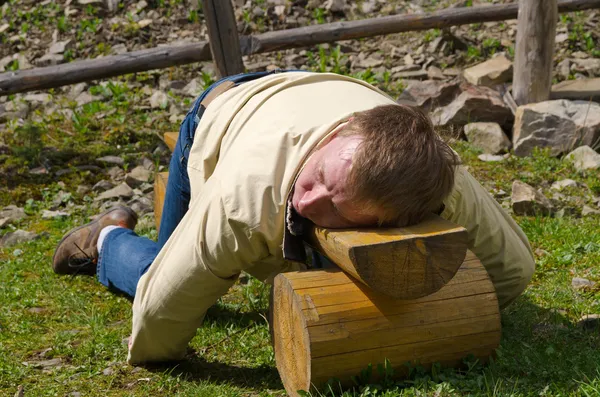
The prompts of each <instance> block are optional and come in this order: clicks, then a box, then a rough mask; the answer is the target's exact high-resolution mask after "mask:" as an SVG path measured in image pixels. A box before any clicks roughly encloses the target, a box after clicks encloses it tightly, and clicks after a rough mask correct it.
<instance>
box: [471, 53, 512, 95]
mask: <svg viewBox="0 0 600 397" xmlns="http://www.w3.org/2000/svg"><path fill="white" fill-rule="evenodd" d="M512 73H513V65H512V62H511V61H509V60H508V58H506V57H505V56H504V55H499V56H497V57H494V58H492V59H489V60H487V61H485V62H482V63H480V64H478V65H475V66H472V67H470V68H468V69H465V70H464V72H463V76H464V78H465V80H467V81H468V82H469V83H471V84H474V85H483V86H486V87H493V86H496V85H498V84H503V83H506V82H508V81H510V80H511V79H512Z"/></svg>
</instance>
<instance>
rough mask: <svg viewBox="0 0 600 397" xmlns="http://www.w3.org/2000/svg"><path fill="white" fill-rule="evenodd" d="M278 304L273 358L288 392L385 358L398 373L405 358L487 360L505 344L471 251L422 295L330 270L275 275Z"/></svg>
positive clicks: (450, 362)
mask: <svg viewBox="0 0 600 397" xmlns="http://www.w3.org/2000/svg"><path fill="white" fill-rule="evenodd" d="M273 303H274V304H273V307H272V310H273V313H272V315H273V317H272V318H273V324H272V326H273V338H274V348H275V360H276V364H277V369H278V371H279V374H280V376H281V379H282V381H283V384H284V386H285V389H286V391H287V392H288V394H289V395H291V396H297V395H298V393H297V391H298V390H309V388H311V387H312V386H315V387H320V386H322V385H323V384H324V383H325V382H327V380H329V379H331V378H337V379H339V380H340V381H341V382H342V384H343V385H347V384H348V383H349V382H350V379H351V377H352V376H354V375H358V374H359V373H360V371H361V370H362V369H364V368H366V367H367V365H369V364H373V366H376V365H377V364H378V363H383V362H384V360H385V359H388V360H390V362H391V364H392V366H393V367H394V369H395V370H396V373H398V374H399V375H401V376H402V375H406V369H407V368H406V367H405V363H406V362H410V363H412V364H416V363H418V364H420V365H422V366H424V367H426V368H428V367H429V366H431V364H432V363H434V362H440V363H442V365H444V366H457V365H459V364H460V363H461V359H462V358H463V357H465V356H467V355H469V354H473V355H475V357H477V358H479V359H480V360H481V361H483V362H485V361H486V360H487V359H488V357H489V356H491V355H492V354H493V352H494V350H495V349H496V348H497V347H498V345H499V343H500V334H501V325H500V312H499V307H498V300H497V297H496V293H495V290H494V286H493V284H492V282H491V280H490V279H489V276H488V273H487V271H486V270H485V269H484V268H483V266H482V265H481V262H480V261H479V260H478V259H477V258H476V257H475V255H474V254H473V253H471V252H469V253H468V254H467V257H466V259H465V261H464V263H463V264H462V266H461V267H460V269H459V271H458V272H457V274H456V276H455V277H454V278H453V279H452V280H451V281H450V282H449V283H448V284H447V285H446V286H444V287H443V288H442V289H440V290H439V291H438V292H436V293H435V294H432V295H429V296H427V297H424V298H420V299H416V300H397V299H392V298H389V297H386V296H383V295H380V294H377V293H376V292H373V291H371V290H369V289H368V288H365V287H364V286H362V284H360V283H357V282H356V281H354V280H353V279H352V278H350V277H349V276H348V275H346V274H345V273H344V272H342V271H339V270H337V269H328V270H316V271H308V272H291V273H283V274H280V275H278V276H277V277H276V278H275V282H274V290H273ZM375 372H376V371H375Z"/></svg>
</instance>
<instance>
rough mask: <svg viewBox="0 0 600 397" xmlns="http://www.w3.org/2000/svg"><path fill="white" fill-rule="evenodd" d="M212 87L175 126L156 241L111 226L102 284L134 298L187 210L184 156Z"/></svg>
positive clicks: (246, 77) (238, 78)
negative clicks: (155, 259)
mask: <svg viewBox="0 0 600 397" xmlns="http://www.w3.org/2000/svg"><path fill="white" fill-rule="evenodd" d="M271 73H275V72H257V73H247V74H238V75H235V76H229V77H225V78H223V79H221V80H220V81H219V82H221V81H226V80H228V81H234V82H235V83H237V84H241V83H244V82H246V81H250V80H254V79H257V78H260V77H263V76H266V75H268V74H271ZM219 82H217V84H218V83H219ZM215 86H216V84H213V85H212V86H210V87H209V88H208V89H207V90H206V91H204V92H203V93H202V94H201V95H200V97H198V99H196V101H195V102H194V105H193V106H192V108H191V109H190V111H189V112H188V114H187V115H186V117H185V119H184V120H183V122H182V123H181V127H180V128H179V137H178V138H177V144H176V145H175V149H174V150H173V155H172V157H171V163H170V165H169V180H168V182H167V189H166V193H165V201H164V204H163V211H162V218H161V221H160V230H159V233H158V241H157V242H154V241H152V240H150V239H147V238H145V237H140V236H138V235H137V234H135V233H134V232H133V231H132V230H129V229H124V228H119V229H115V230H112V231H111V232H110V233H108V234H107V235H106V237H105V239H104V242H103V244H102V249H101V251H100V255H99V258H98V267H97V270H96V273H97V275H98V281H100V282H101V283H102V284H103V285H105V286H107V287H109V288H111V289H115V290H118V291H121V292H123V293H125V294H127V295H129V296H131V297H134V296H135V290H136V287H137V283H138V281H139V279H140V278H141V277H142V276H143V275H144V274H145V273H146V271H148V268H149V267H150V265H151V264H152V262H153V261H154V258H156V256H157V255H158V253H159V251H160V249H161V248H162V247H163V246H164V245H165V243H166V242H167V240H168V239H169V237H170V236H171V234H172V233H173V231H174V230H175V228H176V227H177V225H178V224H179V222H180V221H181V219H183V216H184V215H185V213H186V212H187V210H188V206H189V203H190V179H189V177H188V172H187V162H188V157H189V155H190V149H191V147H192V143H193V142H194V133H195V132H196V127H197V126H198V123H199V122H200V118H201V117H202V114H203V113H204V107H203V106H201V105H200V103H201V102H202V100H203V99H204V97H205V96H206V95H207V94H208V93H209V92H210V91H211V90H212V88H213V87H215Z"/></svg>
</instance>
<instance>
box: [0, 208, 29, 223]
mask: <svg viewBox="0 0 600 397" xmlns="http://www.w3.org/2000/svg"><path fill="white" fill-rule="evenodd" d="M26 216H27V215H25V209H24V208H21V207H17V206H16V205H14V204H10V205H7V206H6V207H4V208H2V210H0V228H3V227H5V226H6V225H9V224H11V223H15V222H18V221H20V220H21V219H23V218H25V217H26Z"/></svg>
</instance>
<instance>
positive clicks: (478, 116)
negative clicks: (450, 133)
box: [431, 85, 514, 129]
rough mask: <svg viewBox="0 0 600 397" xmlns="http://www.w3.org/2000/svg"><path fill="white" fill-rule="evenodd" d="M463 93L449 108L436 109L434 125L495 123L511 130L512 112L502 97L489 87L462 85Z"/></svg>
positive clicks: (433, 117)
mask: <svg viewBox="0 0 600 397" xmlns="http://www.w3.org/2000/svg"><path fill="white" fill-rule="evenodd" d="M461 88H463V92H462V93H461V94H460V95H459V96H458V97H456V99H454V100H453V101H452V102H451V103H450V104H448V105H447V106H444V107H441V108H438V109H436V110H435V111H434V112H433V113H432V115H431V119H432V121H433V123H434V125H437V126H450V125H458V126H463V125H465V124H468V123H471V122H481V121H484V122H494V123H498V124H500V125H501V126H502V127H503V128H507V129H509V128H510V124H511V123H512V121H513V120H514V118H513V114H512V111H511V110H510V108H509V107H508V106H507V105H506V104H505V103H504V100H503V99H502V96H501V95H500V94H499V93H498V92H496V91H494V90H492V89H491V88H488V87H477V86H473V85H462V86H461Z"/></svg>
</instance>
